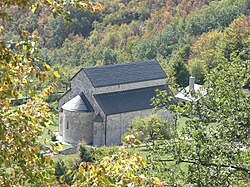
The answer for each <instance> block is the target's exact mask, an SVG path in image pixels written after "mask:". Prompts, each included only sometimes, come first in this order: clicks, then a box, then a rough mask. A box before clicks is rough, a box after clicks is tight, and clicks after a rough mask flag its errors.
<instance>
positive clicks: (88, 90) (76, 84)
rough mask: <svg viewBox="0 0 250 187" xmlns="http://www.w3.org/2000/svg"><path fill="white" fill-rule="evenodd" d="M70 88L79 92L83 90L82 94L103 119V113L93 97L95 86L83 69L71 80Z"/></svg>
mask: <svg viewBox="0 0 250 187" xmlns="http://www.w3.org/2000/svg"><path fill="white" fill-rule="evenodd" d="M71 89H72V90H74V91H73V92H76V93H78V94H79V93H81V92H83V93H84V95H85V96H86V97H87V99H88V100H89V102H90V104H91V105H92V107H93V108H94V110H95V114H96V115H97V114H100V115H101V116H102V117H103V119H105V114H104V113H103V111H102V110H101V108H100V106H99V105H98V103H97V102H96V100H95V98H94V96H93V95H94V94H95V88H94V87H93V85H92V83H91V82H90V80H89V78H88V77H87V75H86V74H85V72H84V71H83V70H81V71H80V72H79V73H78V74H77V75H76V76H75V77H74V78H73V79H72V80H71Z"/></svg>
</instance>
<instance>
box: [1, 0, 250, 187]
mask: <svg viewBox="0 0 250 187" xmlns="http://www.w3.org/2000/svg"><path fill="white" fill-rule="evenodd" d="M249 34H250V1H249V0H159V1H156V0H141V1H137V0H131V1H128V0H114V1H107V0H106V1H104V0H99V1H97V2H93V1H87V0H86V1H84V0H83V1H78V0H70V1H68V0H59V1H51V0H35V1H33V0H15V1H13V0H2V1H1V3H0V109H1V110H0V186H7V187H8V186H70V185H71V186H156V187H161V186H208V187H210V186H211V187H212V186H235V187H236V186H237V187H248V186H249V184H250V177H249V176H250V157H249V155H250V146H249V142H250V112H249V106H250V94H249V87H250V85H249V83H250V37H249ZM145 59H157V60H158V62H159V63H160V64H161V66H162V67H163V68H164V70H165V71H166V73H167V75H168V79H167V81H168V84H169V86H170V88H171V90H173V92H174V91H176V90H177V89H178V88H179V86H186V85H187V84H188V77H189V76H190V75H192V76H195V77H196V83H199V84H203V88H204V90H206V96H205V97H204V99H203V98H202V99H200V100H199V101H197V102H186V103H179V104H174V105H173V104H171V99H172V97H171V96H170V97H168V94H166V92H157V95H158V96H157V97H156V98H153V100H152V102H153V103H154V104H155V106H156V107H164V108H165V109H166V110H170V111H171V112H172V114H173V118H174V119H175V122H176V123H175V125H173V124H168V123H167V122H165V121H162V119H160V118H158V117H156V116H149V117H147V118H144V119H139V120H138V121H135V122H134V124H135V128H134V130H135V132H132V131H131V132H128V135H127V136H125V137H124V146H123V147H119V148H117V147H110V148H107V147H102V148H100V149H97V148H88V147H86V146H84V145H79V147H78V149H79V150H80V155H79V157H80V159H78V160H77V161H76V162H74V163H69V165H65V163H64V162H63V161H59V162H56V163H54V162H53V160H52V158H51V155H53V154H54V153H56V152H57V150H56V145H55V144H54V143H53V142H52V141H48V140H46V139H45V140H44V142H41V141H39V138H40V137H41V136H43V134H44V130H45V129H47V128H49V126H53V125H54V123H55V122H54V121H53V120H54V119H55V118H54V117H53V116H54V115H53V113H52V112H51V102H50V101H52V100H56V99H53V98H52V99H51V97H52V96H53V95H52V96H51V95H50V94H51V93H53V92H55V93H57V92H62V91H63V92H65V91H66V90H68V89H69V80H70V78H71V77H72V76H73V75H74V73H75V72H77V71H78V70H79V69H80V68H82V67H91V66H100V65H106V64H116V63H122V62H130V61H140V60H145ZM51 70H52V71H51ZM59 74H60V75H59ZM59 76H60V78H58V77H59ZM172 88H173V89H172ZM190 94H193V96H195V97H199V94H197V95H196V94H195V93H192V92H191V93H190ZM20 97H27V98H28V99H27V100H26V102H25V103H23V104H21V105H20V106H13V103H12V101H13V99H17V98H20ZM48 98H49V99H48ZM54 108H56V107H54ZM54 112H55V111H54ZM183 119H185V122H184V123H183V124H184V125H183V126H182V127H180V125H179V122H180V121H181V120H183ZM152 124H154V127H152ZM132 125H133V123H132ZM150 128H158V131H159V129H160V132H158V134H157V135H158V138H157V139H154V140H153V141H152V140H151V141H149V142H141V141H140V140H138V139H137V137H136V136H137V135H138V133H140V132H137V131H143V130H148V129H150ZM138 129H139V130H138ZM162 129H163V130H162ZM150 130H151V129H150ZM153 130H155V129H153ZM133 133H134V134H133ZM161 133H162V134H161ZM51 139H52V138H51ZM151 139H152V138H151ZM45 144H46V145H49V146H50V152H48V154H45V149H44V145H45ZM142 144H143V146H144V149H145V150H146V153H147V154H146V156H145V155H144V156H143V155H142V154H141V153H142V152H141V150H140V148H141V147H140V146H141V145H142ZM138 150H139V151H138ZM145 150H144V151H145Z"/></svg>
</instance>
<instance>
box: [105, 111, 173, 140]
mask: <svg viewBox="0 0 250 187" xmlns="http://www.w3.org/2000/svg"><path fill="white" fill-rule="evenodd" d="M149 114H158V115H160V116H161V117H163V118H165V119H166V120H168V122H169V123H173V118H172V116H171V115H170V112H169V111H165V110H164V109H159V110H153V109H147V110H141V111H134V112H127V113H122V114H114V115H110V116H107V127H106V128H107V135H106V145H114V144H120V143H121V138H122V135H123V134H124V133H125V132H126V131H127V130H128V128H129V123H130V122H131V121H132V120H133V119H134V118H136V117H144V116H147V115H149Z"/></svg>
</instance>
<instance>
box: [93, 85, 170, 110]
mask: <svg viewBox="0 0 250 187" xmlns="http://www.w3.org/2000/svg"><path fill="white" fill-rule="evenodd" d="M156 89H159V90H167V91H169V89H168V87H167V85H162V86H154V87H148V88H141V89H135V90H128V91H123V92H112V93H106V94H98V95H94V97H95V99H96V101H97V102H98V104H99V105H100V107H101V108H102V110H103V112H104V113H105V114H106V115H111V114H119V113H124V112H132V111H137V110H145V109H150V108H154V106H153V105H152V104H151V99H152V98H153V97H154V96H156V92H155V90H156Z"/></svg>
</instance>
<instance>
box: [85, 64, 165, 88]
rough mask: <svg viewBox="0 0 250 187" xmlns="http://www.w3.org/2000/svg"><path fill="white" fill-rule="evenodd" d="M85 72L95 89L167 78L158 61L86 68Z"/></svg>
mask: <svg viewBox="0 0 250 187" xmlns="http://www.w3.org/2000/svg"><path fill="white" fill-rule="evenodd" d="M84 71H85V73H86V75H87V76H88V78H89V79H90V81H91V83H92V84H93V86H94V87H101V86H110V85H115V84H126V83H133V82H141V81H148V80H155V79H161V78H166V74H165V72H164V71H163V69H162V68H161V66H160V65H159V63H158V62H157V61H156V60H147V61H141V62H128V63H122V64H115V65H105V66H99V67H93V68H85V69H84Z"/></svg>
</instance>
